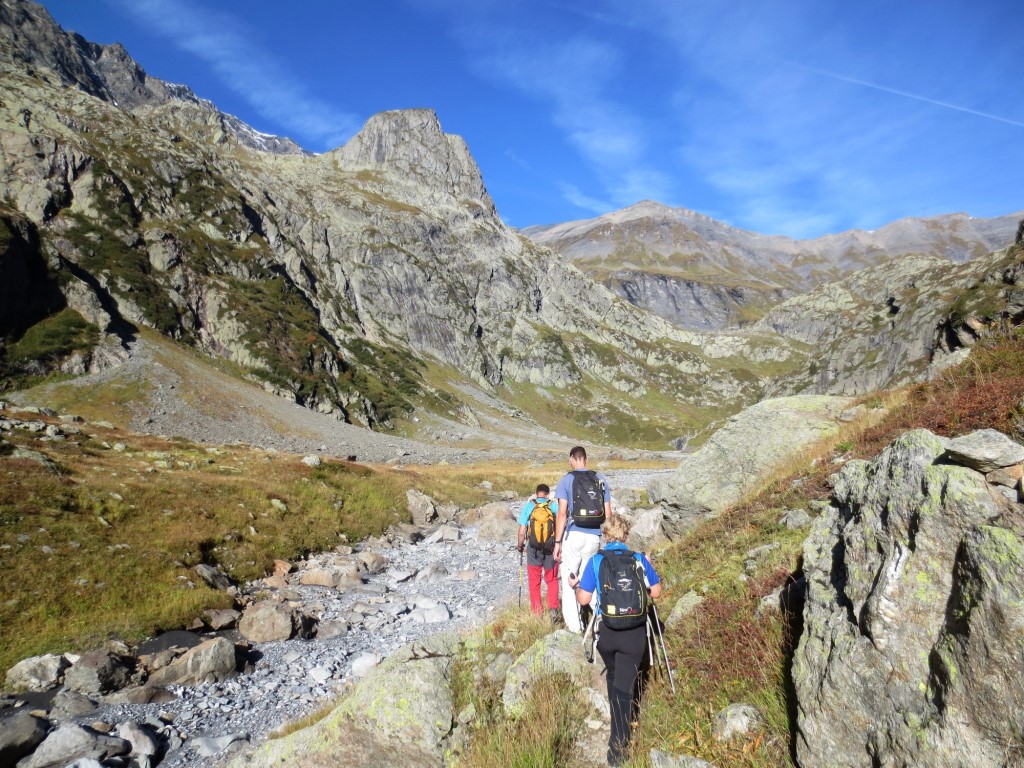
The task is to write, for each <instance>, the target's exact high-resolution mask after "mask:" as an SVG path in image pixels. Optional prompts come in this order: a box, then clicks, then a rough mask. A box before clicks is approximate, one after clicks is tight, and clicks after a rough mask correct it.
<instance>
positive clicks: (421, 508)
mask: <svg viewBox="0 0 1024 768" xmlns="http://www.w3.org/2000/svg"><path fill="white" fill-rule="evenodd" d="M405 496H406V500H407V507H408V510H409V516H410V517H411V518H412V521H413V523H415V524H416V525H427V524H429V523H430V522H431V521H433V520H434V519H435V518H436V517H437V505H436V504H435V503H434V500H433V499H432V498H430V497H429V496H427V494H425V493H422V492H420V491H417V490H416V489H415V488H410V489H409V490H408V491H406V492H405Z"/></svg>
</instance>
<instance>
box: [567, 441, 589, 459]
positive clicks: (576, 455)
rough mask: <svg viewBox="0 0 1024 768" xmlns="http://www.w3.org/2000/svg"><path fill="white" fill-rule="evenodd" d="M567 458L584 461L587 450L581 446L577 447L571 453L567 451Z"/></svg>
mask: <svg viewBox="0 0 1024 768" xmlns="http://www.w3.org/2000/svg"><path fill="white" fill-rule="evenodd" d="M569 458H570V459H576V460H577V461H578V460H579V459H583V460H584V461H586V460H587V449H586V448H584V447H583V446H582V445H577V446H576V447H574V448H573V449H572V450H571V451H569Z"/></svg>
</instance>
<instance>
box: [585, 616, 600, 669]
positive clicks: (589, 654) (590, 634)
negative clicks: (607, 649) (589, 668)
mask: <svg viewBox="0 0 1024 768" xmlns="http://www.w3.org/2000/svg"><path fill="white" fill-rule="evenodd" d="M596 630H597V611H592V612H591V614H590V623H589V624H588V625H587V629H586V631H585V632H584V633H583V655H584V656H585V657H586V659H587V663H588V664H593V663H594V632H595V631H596ZM588 641H589V642H588Z"/></svg>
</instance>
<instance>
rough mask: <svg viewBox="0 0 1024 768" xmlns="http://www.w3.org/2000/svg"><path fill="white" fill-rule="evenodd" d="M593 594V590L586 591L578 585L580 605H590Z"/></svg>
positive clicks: (577, 596) (577, 594) (577, 599)
mask: <svg viewBox="0 0 1024 768" xmlns="http://www.w3.org/2000/svg"><path fill="white" fill-rule="evenodd" d="M593 596H594V593H593V592H584V591H583V590H582V589H580V588H579V587H576V602H577V603H579V604H580V605H590V600H591V598H593Z"/></svg>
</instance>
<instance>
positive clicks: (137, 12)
mask: <svg viewBox="0 0 1024 768" xmlns="http://www.w3.org/2000/svg"><path fill="white" fill-rule="evenodd" d="M110 1H111V2H112V3H114V4H115V5H117V6H118V7H119V8H120V9H122V10H123V11H125V12H127V13H130V14H132V15H133V16H135V17H137V18H138V19H139V20H140V21H141V22H142V23H144V24H146V25H148V26H149V27H150V28H152V29H155V30H157V31H159V33H160V34H161V35H163V36H164V37H166V38H167V39H168V40H169V42H170V43H171V44H172V45H175V46H177V47H178V48H181V49H182V50H184V51H187V52H189V53H191V54H193V55H195V56H196V57H198V58H200V59H202V60H203V61H205V62H207V63H208V64H209V65H210V66H211V67H212V69H213V71H214V72H215V73H216V75H217V77H218V78H219V79H220V80H221V82H223V83H224V84H225V85H226V86H227V87H229V88H230V89H231V90H233V91H234V92H235V93H237V94H238V95H239V96H241V97H242V98H244V99H245V100H246V101H247V102H248V103H249V104H250V105H251V106H252V108H253V109H254V110H255V111H256V112H257V113H258V114H259V115H261V116H262V117H264V118H265V119H267V120H269V121H272V122H273V123H274V124H275V125H278V126H282V127H283V128H284V129H285V130H286V131H288V132H290V133H292V134H293V137H294V138H296V139H297V140H298V141H299V142H300V143H309V142H312V143H313V144H315V145H317V146H314V147H312V148H313V149H318V150H319V149H330V148H333V147H336V146H338V145H339V144H341V143H342V142H343V141H345V140H346V139H347V138H349V137H350V136H351V135H352V134H353V133H355V131H356V130H358V128H359V127H360V121H359V120H358V118H357V117H356V116H355V115H353V114H350V113H348V112H344V111H341V110H339V109H337V108H336V107H334V106H332V105H330V104H327V103H325V102H323V101H321V100H319V99H317V98H316V97H314V96H311V95H310V94H309V93H308V92H307V90H306V88H305V87H304V86H303V85H302V83H301V82H300V81H299V80H298V79H297V78H296V77H295V75H293V74H292V73H291V72H290V71H289V70H288V69H287V67H286V66H284V65H283V64H282V63H281V61H280V60H279V59H278V58H277V57H276V56H275V55H274V54H273V52H272V51H269V50H266V49H264V48H262V47H261V46H260V45H259V44H258V43H254V42H253V36H252V35H246V34H244V29H245V22H244V20H243V19H242V18H240V17H234V16H231V15H229V14H226V13H223V12H220V11H215V10H210V9H208V8H206V7H203V6H202V5H200V4H198V3H193V2H189V0H110ZM200 95H201V96H202V95H203V94H200Z"/></svg>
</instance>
